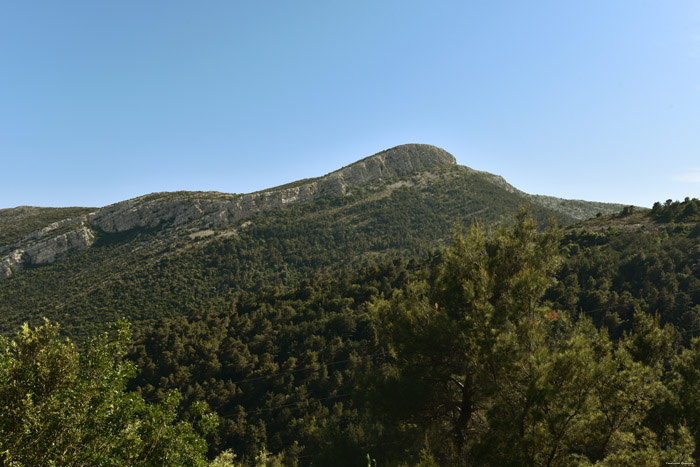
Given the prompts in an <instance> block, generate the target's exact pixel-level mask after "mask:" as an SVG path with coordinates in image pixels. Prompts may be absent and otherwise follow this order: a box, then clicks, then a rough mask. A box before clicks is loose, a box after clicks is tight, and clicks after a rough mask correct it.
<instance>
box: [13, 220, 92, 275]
mask: <svg viewBox="0 0 700 467" xmlns="http://www.w3.org/2000/svg"><path fill="white" fill-rule="evenodd" d="M70 221H71V222H70V223H71V224H72V223H74V222H73V220H72V219H71V220H70ZM43 230H45V229H42V231H43ZM51 230H54V229H49V231H48V232H45V234H49V235H47V236H45V237H41V231H39V232H36V233H32V234H30V235H29V236H27V237H28V238H26V240H24V241H23V242H22V246H19V247H17V248H15V249H13V250H12V251H11V252H10V253H9V254H7V255H5V256H3V257H2V258H1V259H0V279H4V278H6V277H9V276H10V275H12V274H13V273H15V272H18V271H21V270H22V269H24V267H26V266H30V265H39V264H51V263H53V262H54V261H56V260H57V259H58V258H60V257H61V256H63V255H64V254H66V253H70V252H75V251H81V250H85V249H86V248H88V247H90V245H92V244H93V243H94V242H95V234H94V232H93V231H92V229H90V228H89V227H88V226H86V225H84V224H80V225H77V226H76V227H75V228H74V229H72V230H69V231H68V232H64V233H58V234H51V233H50V232H51Z"/></svg>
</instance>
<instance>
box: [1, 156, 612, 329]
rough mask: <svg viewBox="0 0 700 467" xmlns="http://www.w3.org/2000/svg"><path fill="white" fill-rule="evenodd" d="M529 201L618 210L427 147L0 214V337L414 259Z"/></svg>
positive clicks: (175, 310) (555, 211)
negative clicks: (35, 325)
mask: <svg viewBox="0 0 700 467" xmlns="http://www.w3.org/2000/svg"><path fill="white" fill-rule="evenodd" d="M525 202H529V203H531V204H532V208H533V213H534V214H535V216H536V218H537V219H538V220H539V221H540V222H541V223H543V224H544V223H546V222H547V220H548V219H549V218H550V217H553V218H554V219H556V221H557V222H558V223H560V224H564V225H567V224H570V223H572V222H575V221H577V220H581V219H585V218H588V217H593V216H595V215H596V214H597V213H602V214H607V213H613V212H617V211H620V210H621V209H622V208H623V206H621V205H615V204H605V203H593V202H587V201H576V200H562V199H558V198H552V197H544V196H537V195H529V194H526V193H523V192H521V191H519V190H517V189H516V188H514V187H512V186H511V185H509V184H508V183H507V182H506V181H505V180H504V179H503V178H501V177H499V176H497V175H493V174H489V173H487V172H480V171H477V170H473V169H471V168H468V167H464V166H459V165H457V164H456V161H455V158H454V157H453V156H452V155H451V154H449V153H448V152H446V151H444V150H442V149H440V148H437V147H434V146H429V145H419V144H409V145H403V146H398V147H395V148H391V149H388V150H386V151H383V152H380V153H378V154H375V155H373V156H370V157H367V158H364V159H362V160H359V161H357V162H355V163H353V164H351V165H348V166H346V167H343V168H341V169H339V170H336V171H334V172H331V173H329V174H327V175H325V176H322V177H318V178H314V179H306V180H300V181H297V182H294V183H290V184H287V185H283V186H278V187H275V188H270V189H268V190H263V191H260V192H255V193H249V194H228V193H219V192H172V193H153V194H149V195H145V196H141V197H138V198H134V199H131V200H127V201H123V202H120V203H116V204H113V205H110V206H106V207H103V208H99V209H90V208H61V209H51V208H31V207H20V208H15V209H5V210H1V211H0V240H1V242H0V317H1V318H0V332H6V331H8V330H9V329H12V328H14V327H15V326H17V325H18V324H19V323H21V322H22V321H27V320H29V321H33V322H34V321H36V320H37V319H38V318H39V317H41V316H46V317H48V318H50V319H52V320H56V321H59V322H61V323H62V324H63V326H64V330H66V331H67V332H68V333H70V334H73V335H76V336H78V337H80V336H85V335H87V334H89V333H91V332H93V331H95V330H99V329H101V328H102V326H103V324H104V323H105V322H106V321H110V320H114V319H117V318H119V317H126V318H127V319H129V320H130V321H132V322H136V323H146V322H150V321H152V320H154V319H156V318H160V317H163V316H179V315H188V314H190V313H192V312H194V311H198V310H201V309H206V308H208V307H212V306H218V305H221V304H224V303H227V302H229V301H230V300H231V299H232V298H233V297H234V296H235V295H236V294H237V293H238V292H240V291H241V290H259V289H261V288H263V287H265V286H279V287H285V286H289V285H291V284H294V283H296V282H298V281H299V280H301V279H304V278H309V277H312V276H313V275H314V274H316V273H319V272H323V273H328V272H333V271H341V270H347V269H349V268H353V267H355V266H359V265H364V264H371V263H372V262H374V261H376V260H377V259H387V258H394V257H415V256H417V255H423V254H426V253H428V252H430V251H432V250H433V249H434V248H435V247H437V246H440V245H443V244H445V243H447V242H448V241H449V239H450V237H451V235H452V231H453V230H454V228H455V227H457V226H467V225H469V224H470V223H471V222H473V221H475V220H478V221H480V222H481V223H482V224H485V225H487V226H495V225H499V224H503V223H507V222H509V221H510V219H512V216H513V214H514V212H515V211H516V210H517V207H518V206H519V205H521V204H523V203H525Z"/></svg>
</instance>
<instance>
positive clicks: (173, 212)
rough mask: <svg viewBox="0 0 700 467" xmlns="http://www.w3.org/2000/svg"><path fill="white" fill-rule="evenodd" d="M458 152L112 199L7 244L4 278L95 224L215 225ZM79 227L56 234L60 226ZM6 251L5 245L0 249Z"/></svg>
mask: <svg viewBox="0 0 700 467" xmlns="http://www.w3.org/2000/svg"><path fill="white" fill-rule="evenodd" d="M454 164H456V161H455V158H454V156H452V155H451V154H450V153H448V152H447V151H444V150H442V149H440V148H437V147H435V146H429V145H424V144H406V145H403V146H397V147H395V148H392V149H387V150H386V151H382V152H380V153H378V154H375V155H373V156H370V157H367V158H365V159H362V160H360V161H358V162H356V163H354V164H351V165H348V166H346V167H343V168H342V169H340V170H336V171H335V172H331V173H329V174H328V175H325V176H323V177H319V178H316V179H311V180H306V181H301V182H298V183H296V184H293V185H292V186H288V187H280V188H278V189H274V188H273V189H271V190H266V191H262V192H258V193H250V194H246V195H233V194H222V193H208V194H203V195H202V194H198V196H193V194H192V193H183V194H178V193H164V194H156V195H146V196H142V197H139V198H134V199H131V200H128V201H123V202H120V203H116V204H112V205H110V206H106V207H104V208H101V209H98V210H97V211H95V212H93V213H91V214H88V215H87V216H83V217H77V218H73V219H66V220H63V221H60V222H55V223H53V224H50V225H48V226H47V227H45V228H43V229H41V230H37V231H35V232H32V233H31V234H29V235H27V236H26V237H24V238H23V239H22V240H21V241H19V242H17V243H16V244H13V245H7V246H5V247H4V250H5V251H9V254H6V255H4V256H3V257H1V258H0V279H2V278H5V277H9V276H10V275H12V274H13V273H15V272H17V271H20V270H21V269H23V268H24V267H25V266H28V265H36V264H49V263H53V262H54V261H56V260H57V259H58V258H60V257H61V256H62V255H64V254H66V253H68V252H73V251H80V250H84V249H86V248H88V247H90V245H92V244H93V243H94V241H95V235H94V233H93V230H92V229H91V228H94V229H97V230H99V231H102V232H105V233H116V232H124V231H127V230H131V229H134V228H138V227H141V228H156V227H166V226H167V227H177V226H180V225H184V224H187V223H190V222H193V221H198V222H199V223H200V224H204V225H210V226H220V225H226V224H232V223H235V222H238V221H239V220H241V219H243V218H245V217H248V216H250V215H252V214H255V213H258V212H262V211H269V210H273V209H279V208H282V207H284V206H291V205H296V204H301V203H307V202H310V201H314V200H316V199H319V198H323V197H327V196H337V195H343V194H345V193H346V192H347V189H348V188H349V187H353V186H358V185H362V184H364V183H367V182H371V181H374V180H379V179H382V178H389V177H393V176H401V175H407V174H410V173H413V172H417V171H421V170H424V169H428V168H431V167H437V166H444V165H454ZM72 225H76V226H77V227H76V228H75V229H73V230H71V231H69V232H67V233H62V234H59V235H53V236H52V234H51V233H52V232H53V231H55V230H57V229H63V228H66V227H69V226H72ZM0 251H1V250H0Z"/></svg>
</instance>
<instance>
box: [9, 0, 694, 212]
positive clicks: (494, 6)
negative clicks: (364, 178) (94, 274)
mask: <svg viewBox="0 0 700 467" xmlns="http://www.w3.org/2000/svg"><path fill="white" fill-rule="evenodd" d="M410 142H418V143H428V144H433V145H436V146H440V147H442V148H444V149H446V150H448V151H450V152H451V153H452V154H454V155H455V157H456V158H457V161H458V163H460V164H463V165H467V166H470V167H473V168H475V169H479V170H486V171H489V172H493V173H497V174H500V175H503V176H504V177H505V178H506V179H507V180H508V181H509V182H510V183H512V184H513V185H515V186H516V187H518V188H520V189H522V190H524V191H527V192H529V193H536V194H548V195H553V196H559V197H566V198H576V199H587V200H597V201H610V202H620V203H626V204H636V205H646V206H650V205H651V204H652V203H653V202H654V201H657V200H660V201H664V200H666V199H667V198H673V199H683V198H684V197H685V196H690V197H700V2H698V1H696V0H695V1H691V0H614V1H611V0H587V1H577V2H573V1H561V0H551V1H538V0H532V1H521V0H510V1H476V0H471V1H466V0H462V1H449V2H441V1H436V0H433V1H430V2H428V1H425V2H415V1H407V0H401V1H378V0H373V1H342V2H340V1H337V2H336V1H320V0H319V1H315V2H308V1H293V2H292V1H278V2H272V1H264V0H260V1H250V2H244V1H233V0H226V1H202V2H193V1H175V0H167V1H150V0H149V1H126V0H120V1H93V0H89V1H88V0H86V1H73V0H62V1H55V0H51V1H33V0H22V1H15V2H4V3H3V4H2V6H1V7H0V170H1V171H0V208H6V207H14V206H18V205H36V206H72V205H82V206H103V205H107V204H110V203H113V202H117V201H121V200H123V199H127V198H131V197H135V196H139V195H142V194H146V193H150V192H154V191H173V190H217V191H225V192H236V193H244V192H250V191H254V190H259V189H263V188H266V187H271V186H274V185H279V184H282V183H285V182H289V181H292V180H296V179H299V178H305V177H313V176H318V175H323V174H325V173H327V172H330V171H332V170H335V169H337V168H339V167H341V166H343V165H346V164H348V163H351V162H353V161H355V160H356V159H359V158H362V157H365V156H368V155H371V154H373V153H376V152H378V151H381V150H383V149H386V148H388V147H392V146H395V145H398V144H402V143H410Z"/></svg>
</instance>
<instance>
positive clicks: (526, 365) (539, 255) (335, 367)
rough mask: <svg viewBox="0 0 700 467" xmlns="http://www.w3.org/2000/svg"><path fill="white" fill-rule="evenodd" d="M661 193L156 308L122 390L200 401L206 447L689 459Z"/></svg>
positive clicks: (681, 238)
mask: <svg viewBox="0 0 700 467" xmlns="http://www.w3.org/2000/svg"><path fill="white" fill-rule="evenodd" d="M696 202H697V201H696V200H687V201H685V202H683V203H678V204H679V205H680V208H682V209H683V210H685V209H686V208H685V206H687V205H688V204H689V203H696ZM669 206H671V207H672V206H674V205H673V203H670V204H669ZM659 209H660V208H658V207H657V208H656V211H655V212H652V211H648V210H647V211H644V212H639V211H637V212H635V211H634V210H633V209H628V210H625V212H624V213H621V214H619V215H615V216H610V217H605V216H601V217H598V218H596V219H593V220H591V221H586V222H583V223H581V224H578V225H575V226H573V227H572V228H570V229H567V230H564V231H562V230H559V229H558V228H556V227H548V228H545V230H544V231H542V230H541V228H540V227H538V222H537V221H535V220H534V219H533V218H532V217H530V216H529V215H528V214H527V212H526V211H521V213H520V214H519V215H518V217H517V219H516V221H515V223H514V224H513V225H512V226H511V227H508V228H506V227H502V228H500V229H498V230H497V231H495V232H492V233H487V232H486V231H485V230H484V229H483V228H481V227H479V226H478V225H474V226H473V227H471V228H470V229H469V230H468V231H463V232H462V233H458V234H456V236H455V237H454V239H453V241H452V242H451V244H450V245H449V246H447V247H445V248H443V249H438V250H433V252H432V253H426V254H423V255H422V256H420V257H419V258H418V259H411V260H406V259H401V258H395V259H388V258H378V259H377V261H374V262H368V264H366V265H365V266H359V267H348V268H346V269H344V270H342V271H341V272H340V273H335V274H329V273H328V272H324V271H323V270H320V271H319V272H316V273H314V274H311V275H309V277H308V278H307V279H305V280H301V281H299V282H297V283H296V284H295V285H293V286H290V287H288V286H283V285H281V283H280V284H270V285H261V286H259V287H256V288H255V289H254V290H252V291H248V292H244V291H241V292H237V293H234V294H233V295H232V297H231V298H230V299H229V300H227V299H225V298H221V299H220V301H219V302H209V303H208V304H207V305H206V306H203V307H201V308H199V309H198V310H197V311H195V312H193V313H191V314H190V315H189V316H180V317H177V316H176V317H170V318H168V317H162V318H159V319H158V320H156V321H155V322H153V323H152V326H149V327H139V328H137V329H136V335H135V337H134V339H133V341H132V344H131V346H130V350H129V352H128V360H129V361H131V362H133V363H134V364H135V365H136V368H137V369H138V370H137V373H136V374H135V377H134V378H133V379H131V380H130V382H129V385H128V387H127V388H126V389H127V390H128V391H137V393H138V394H139V396H138V397H143V399H144V400H145V401H151V402H158V401H162V402H163V403H166V405H167V404H171V405H170V407H173V406H172V403H169V402H167V401H168V400H169V399H168V398H169V397H172V394H173V393H172V392H170V393H169V391H173V390H175V391H177V392H178V393H180V394H182V403H181V404H180V409H179V413H180V417H182V418H181V420H183V421H185V420H188V419H189V418H188V417H189V415H186V414H187V413H188V410H189V409H188V408H189V407H192V406H196V404H200V403H202V402H206V403H207V405H208V407H210V408H211V410H212V411H214V412H215V413H216V415H217V417H216V419H218V425H217V426H216V427H215V428H213V431H211V432H210V433H209V434H206V432H202V436H205V439H206V440H207V443H208V450H209V452H208V454H209V457H210V459H213V458H215V457H217V456H219V459H218V461H217V462H223V459H229V460H231V459H232V456H233V454H235V456H236V457H235V459H237V460H235V461H231V462H236V464H235V465H272V463H275V462H282V463H283V464H286V465H294V464H297V465H366V464H367V463H368V459H369V462H370V463H374V462H375V461H376V463H377V465H561V466H565V465H566V466H568V465H594V464H595V465H658V464H659V463H664V462H680V461H685V462H690V461H693V460H694V461H695V462H697V461H698V451H697V450H696V446H699V445H700V430H698V427H699V426H700V418H699V417H698V415H697V414H698V413H700V399H698V397H697V394H696V392H697V391H696V388H697V383H698V381H700V339H699V338H698V337H695V336H697V333H698V329H697V322H696V321H695V320H694V319H692V318H693V316H694V314H695V313H696V312H697V309H698V307H699V306H700V302H699V301H698V299H700V296H698V294H697V293H696V292H697V291H698V290H697V289H698V287H697V286H696V283H697V282H698V280H699V279H700V255H698V253H699V252H700V243H699V242H700V236H698V235H697V227H696V225H697V219H695V217H693V216H692V215H689V216H687V217H685V218H683V219H682V220H681V219H678V220H677V222H675V223H673V224H669V223H663V222H659V221H657V216H658V215H660V213H661V211H660V210H659ZM674 209H675V208H674ZM690 209H692V208H690ZM593 300H596V301H593ZM681 311H683V312H681ZM8 348H9V347H8ZM5 352H8V351H7V350H5ZM10 353H11V352H10ZM10 353H6V354H4V355H8V354H10ZM5 358H7V357H5ZM30 370H31V368H30ZM169 394H170V395H169ZM4 400H8V399H4ZM140 410H143V409H140ZM169 410H170V409H169ZM200 413H201V412H200ZM212 420H214V419H212ZM182 433H186V432H184V431H183V432H182ZM188 436H189V435H188ZM191 439H192V440H195V439H196V438H191ZM117 452H118V451H117ZM193 452H194V451H193ZM222 453H223V454H222ZM261 453H262V454H261ZM268 453H270V454H268ZM263 458H266V459H268V460H267V461H264V460H262V459H263ZM229 465H233V464H229Z"/></svg>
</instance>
